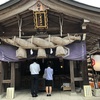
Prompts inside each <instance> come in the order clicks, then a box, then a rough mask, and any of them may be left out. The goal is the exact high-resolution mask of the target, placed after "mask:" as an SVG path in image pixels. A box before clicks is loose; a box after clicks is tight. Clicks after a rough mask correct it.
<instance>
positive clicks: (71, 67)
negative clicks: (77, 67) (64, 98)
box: [70, 61, 75, 92]
mask: <svg viewBox="0 0 100 100" xmlns="http://www.w3.org/2000/svg"><path fill="white" fill-rule="evenodd" d="M70 78H71V91H72V92H75V81H74V61H70Z"/></svg>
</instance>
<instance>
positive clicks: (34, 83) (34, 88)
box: [30, 62, 40, 97]
mask: <svg viewBox="0 0 100 100" xmlns="http://www.w3.org/2000/svg"><path fill="white" fill-rule="evenodd" d="M30 72H31V94H32V97H37V96H38V95H37V92H38V75H39V72H40V65H39V64H38V63H36V62H34V63H32V64H30Z"/></svg>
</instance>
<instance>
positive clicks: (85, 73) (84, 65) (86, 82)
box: [82, 60, 89, 85]
mask: <svg viewBox="0 0 100 100" xmlns="http://www.w3.org/2000/svg"><path fill="white" fill-rule="evenodd" d="M82 73H83V74H82V77H83V85H89V80H88V68H87V60H84V61H82Z"/></svg>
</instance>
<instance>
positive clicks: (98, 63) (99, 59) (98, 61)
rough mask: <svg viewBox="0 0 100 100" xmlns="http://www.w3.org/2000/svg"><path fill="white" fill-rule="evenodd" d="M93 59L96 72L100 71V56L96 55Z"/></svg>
mask: <svg viewBox="0 0 100 100" xmlns="http://www.w3.org/2000/svg"><path fill="white" fill-rule="evenodd" d="M93 59H94V61H95V64H94V66H93V68H94V70H95V71H100V55H94V56H93Z"/></svg>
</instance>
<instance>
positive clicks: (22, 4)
mask: <svg viewBox="0 0 100 100" xmlns="http://www.w3.org/2000/svg"><path fill="white" fill-rule="evenodd" d="M37 2H40V4H42V5H43V6H42V8H43V9H44V10H46V11H47V18H48V19H47V18H45V19H46V22H45V23H43V22H42V21H44V20H45V19H43V18H44V15H45V14H44V13H42V14H44V15H41V14H40V13H39V14H40V15H39V22H40V23H38V21H37V19H35V21H36V22H37V24H36V23H35V21H34V17H35V15H36V13H35V15H34V14H33V13H34V9H36V10H37V8H36V7H37V6H35V5H36V4H37ZM38 6H39V5H38ZM42 8H41V9H42ZM43 9H42V10H43ZM36 16H38V15H36ZM42 19H43V20H42ZM34 25H37V26H35V27H34ZM42 25H44V26H43V27H42V28H40V27H39V26H42ZM68 34H70V35H75V34H76V35H77V36H80V37H81V40H82V41H86V48H87V52H90V51H91V50H93V49H94V50H95V48H98V47H97V45H96V44H98V41H99V38H100V9H99V8H95V7H90V6H86V5H83V4H79V3H77V2H75V1H71V0H13V2H12V0H11V1H9V2H8V3H6V4H4V5H1V6H0V38H9V39H12V38H13V37H14V36H16V37H19V38H22V39H28V38H30V37H32V36H35V37H41V38H45V37H48V36H49V35H50V36H60V37H64V36H67V35H68ZM3 42H4V41H3ZM3 42H1V43H3ZM94 44H95V46H94ZM3 64H4V62H2V61H1V62H0V94H1V93H2V91H3V84H6V83H7V84H10V86H13V87H15V67H16V66H17V65H16V63H14V62H10V63H8V64H9V67H10V68H9V70H10V75H9V80H8V79H4V78H3V77H4V73H5V71H6V70H4V67H3ZM74 66H75V65H74V61H73V60H70V73H71V74H70V79H71V88H72V92H75V81H83V83H84V84H88V77H87V67H86V66H87V65H86V60H85V61H82V66H83V67H82V74H83V76H82V77H81V78H75V77H74Z"/></svg>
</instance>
